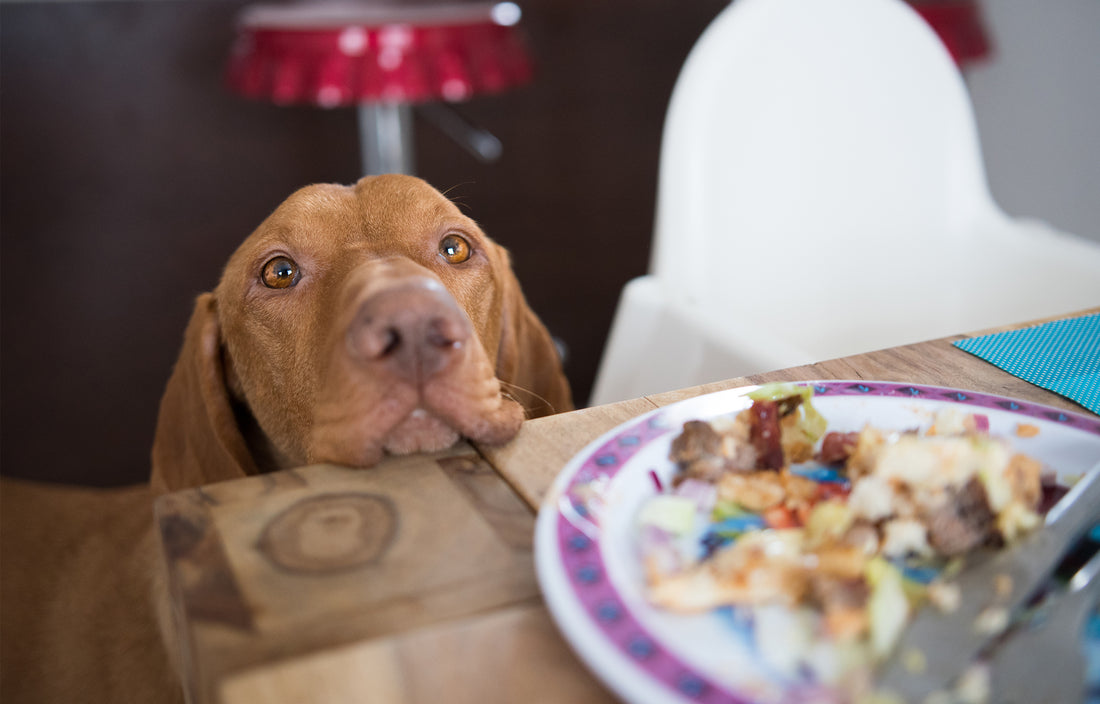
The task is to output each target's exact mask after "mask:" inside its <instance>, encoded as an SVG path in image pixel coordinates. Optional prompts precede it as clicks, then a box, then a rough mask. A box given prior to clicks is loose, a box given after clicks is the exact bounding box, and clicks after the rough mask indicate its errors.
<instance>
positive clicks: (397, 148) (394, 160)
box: [359, 103, 413, 175]
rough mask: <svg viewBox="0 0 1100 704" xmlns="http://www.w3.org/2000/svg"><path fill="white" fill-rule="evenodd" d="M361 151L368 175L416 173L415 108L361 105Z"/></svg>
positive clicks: (396, 104)
mask: <svg viewBox="0 0 1100 704" xmlns="http://www.w3.org/2000/svg"><path fill="white" fill-rule="evenodd" d="M359 148H360V154H361V158H362V162H363V173H364V174H365V175H377V174H392V173H402V174H411V173H413V140H412V107H411V106H410V105H408V104H405V103H360V104H359Z"/></svg>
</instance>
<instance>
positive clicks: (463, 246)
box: [439, 234, 470, 264]
mask: <svg viewBox="0 0 1100 704" xmlns="http://www.w3.org/2000/svg"><path fill="white" fill-rule="evenodd" d="M439 255H440V256H441V257H443V258H444V259H446V260H447V261H449V262H450V263H451V264H461V263H462V262H464V261H466V260H467V259H469V258H470V243H469V242H467V241H466V240H465V239H464V238H462V237H459V236H458V235H455V234H451V235H447V236H446V237H444V238H443V239H442V240H440V241H439Z"/></svg>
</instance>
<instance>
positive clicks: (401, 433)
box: [383, 408, 461, 455]
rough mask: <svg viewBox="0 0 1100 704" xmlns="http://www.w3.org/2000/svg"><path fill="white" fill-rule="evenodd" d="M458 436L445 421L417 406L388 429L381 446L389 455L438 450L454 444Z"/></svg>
mask: <svg viewBox="0 0 1100 704" xmlns="http://www.w3.org/2000/svg"><path fill="white" fill-rule="evenodd" d="M460 437H461V436H460V435H459V433H458V431H456V430H455V429H454V428H452V427H451V426H449V425H447V423H445V422H443V421H442V420H440V419H439V418H438V417H436V416H434V415H432V414H431V413H429V412H427V411H425V410H423V409H421V408H417V409H416V410H414V411H413V412H412V413H410V414H409V415H408V417H406V418H405V419H404V420H403V421H401V422H400V423H399V424H398V425H397V426H396V427H395V428H394V429H393V430H391V431H390V433H389V435H388V436H387V437H386V442H385V443H384V445H383V448H384V449H385V451H386V452H388V453H389V454H391V455H409V454H412V453H414V452H438V451H440V450H445V449H447V448H448V447H450V446H451V445H454V444H455V443H456V442H458V440H459V438H460Z"/></svg>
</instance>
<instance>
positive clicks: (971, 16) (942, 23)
mask: <svg viewBox="0 0 1100 704" xmlns="http://www.w3.org/2000/svg"><path fill="white" fill-rule="evenodd" d="M909 4H910V5H911V6H912V7H913V9H914V10H916V11H917V13H918V14H919V15H920V16H921V17H923V18H924V19H925V21H926V22H928V24H929V25H931V26H932V29H934V30H935V31H936V34H938V35H939V37H940V39H941V40H942V41H943V43H944V46H946V47H947V50H948V51H949V52H950V53H951V57H952V58H953V59H955V63H956V64H958V66H959V68H960V69H962V68H965V67H966V65H967V64H969V63H972V62H975V61H980V60H982V59H985V58H987V57H988V56H989V54H990V53H991V47H990V41H989V34H988V32H987V31H986V28H985V22H984V20H983V19H982V12H981V8H980V7H979V5H978V2H977V0H909Z"/></svg>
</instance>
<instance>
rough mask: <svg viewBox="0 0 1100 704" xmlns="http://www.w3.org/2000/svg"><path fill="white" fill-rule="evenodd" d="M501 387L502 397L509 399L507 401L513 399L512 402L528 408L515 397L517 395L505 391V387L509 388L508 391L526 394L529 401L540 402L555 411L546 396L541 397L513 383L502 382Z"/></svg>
mask: <svg viewBox="0 0 1100 704" xmlns="http://www.w3.org/2000/svg"><path fill="white" fill-rule="evenodd" d="M500 386H501V389H502V390H501V396H503V397H504V398H507V399H511V400H512V401H515V402H516V403H518V404H520V405H521V406H526V405H527V404H524V403H523V402H522V401H521V400H520V399H519V398H517V397H516V396H515V394H513V393H509V392H508V391H506V390H504V389H505V387H508V389H510V390H511V391H516V392H520V393H522V394H524V395H525V396H526V397H527V398H529V399H534V400H536V401H538V402H540V403H541V404H542V405H543V406H545V407H546V408H549V409H550V410H551V411H553V410H554V405H553V404H552V403H550V401H549V400H548V399H547V398H546V397H545V396H540V395H539V394H537V393H535V392H534V391H532V390H531V389H528V388H525V387H523V386H519V385H518V384H513V383H511V382H507V381H501V382H500Z"/></svg>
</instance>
